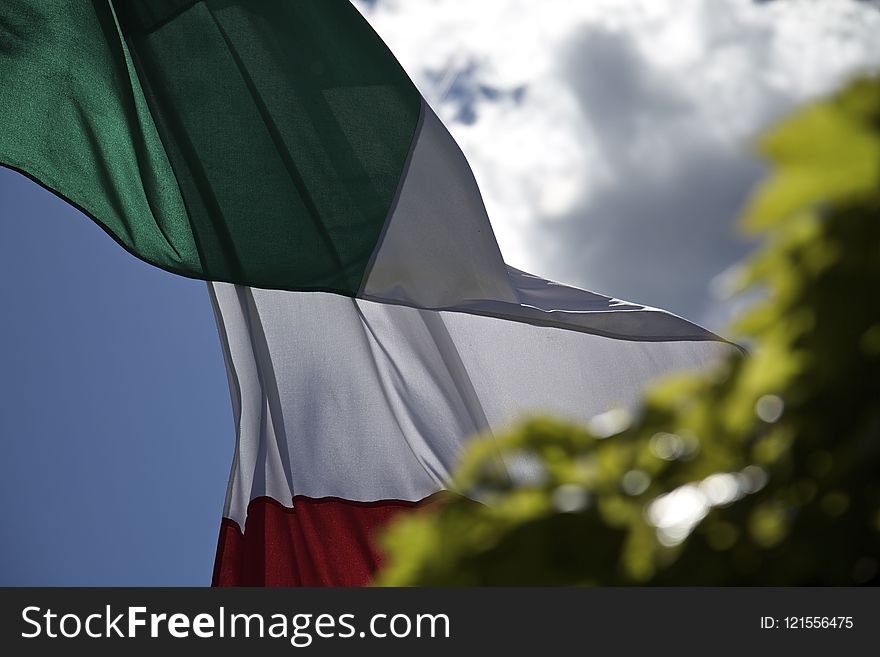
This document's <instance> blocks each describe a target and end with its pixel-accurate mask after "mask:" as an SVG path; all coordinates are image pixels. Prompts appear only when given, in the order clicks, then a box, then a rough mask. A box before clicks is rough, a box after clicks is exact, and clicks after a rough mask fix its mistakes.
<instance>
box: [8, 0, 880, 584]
mask: <svg viewBox="0 0 880 657" xmlns="http://www.w3.org/2000/svg"><path fill="white" fill-rule="evenodd" d="M358 6H359V7H360V8H361V9H362V11H364V13H365V15H366V16H367V17H368V18H369V20H370V21H371V22H372V23H373V24H374V26H375V27H376V29H377V30H378V31H379V32H380V34H381V35H382V36H383V37H384V38H385V39H386V41H387V42H388V44H389V45H390V46H391V48H392V50H393V51H394V52H395V53H396V54H397V56H398V57H399V59H400V60H401V62H402V63H403V65H404V67H405V68H406V69H407V70H408V71H409V73H410V74H411V75H412V76H413V78H414V79H415V81H416V83H417V84H418V85H419V87H420V88H421V89H422V91H423V93H424V94H425V95H426V97H427V98H428V99H429V100H430V102H431V103H432V104H433V105H434V107H435V108H436V109H437V110H438V113H439V114H440V115H441V117H442V118H443V119H444V120H445V121H446V123H447V125H448V126H449V127H450V128H451V130H452V132H453V133H454V135H455V136H456V138H457V139H458V141H459V143H460V144H461V146H462V147H463V149H464V150H465V152H466V154H467V155H468V157H469V159H470V162H471V165H472V166H473V168H474V170H475V172H476V175H477V178H478V180H479V182H480V184H481V187H482V190H483V193H484V196H485V198H486V201H487V204H488V206H489V210H490V213H491V216H492V221H493V225H494V227H495V230H496V232H497V234H498V238H499V241H500V242H501V245H502V248H503V250H504V252H505V255H506V257H507V259H508V261H509V262H510V263H511V264H512V265H516V266H519V267H521V268H525V269H528V270H530V271H532V272H534V273H536V274H541V275H544V276H546V277H550V278H556V279H560V280H563V281H566V282H569V283H574V284H577V285H581V286H584V287H587V288H590V289H594V290H597V291H600V292H605V293H610V294H613V295H616V296H618V297H622V298H625V299H632V300H637V301H641V302H645V303H649V304H652V305H657V306H662V307H667V308H669V309H672V310H674V311H677V312H679V313H681V314H684V315H687V316H689V317H692V318H694V319H697V320H698V321H701V322H704V323H706V324H708V325H710V326H712V327H714V328H718V327H719V326H721V325H722V324H723V320H724V314H725V306H724V305H722V304H720V303H718V302H715V301H713V300H712V299H711V297H710V295H709V292H708V290H709V288H710V284H709V283H710V281H711V280H712V278H713V277H714V276H716V275H717V274H718V272H720V271H723V270H724V269H725V268H726V267H728V265H729V264H730V263H731V262H733V261H735V260H736V259H737V258H738V257H740V255H741V254H742V253H743V252H744V250H745V249H746V245H745V244H743V243H742V242H741V241H739V240H737V239H736V238H735V236H734V233H733V231H732V227H731V222H732V219H733V217H734V216H735V215H736V212H737V209H738V207H739V206H740V205H741V203H742V202H743V199H744V198H745V196H746V194H747V192H748V189H749V187H750V186H751V185H752V184H753V183H754V182H755V180H756V179H758V177H759V176H760V175H761V166H760V164H759V163H758V162H757V161H756V160H754V159H753V158H751V157H750V156H749V154H748V153H749V150H748V147H749V144H750V142H751V140H752V139H753V136H754V135H755V133H756V132H758V131H759V130H760V128H761V127H762V126H764V125H767V124H768V123H770V122H771V121H773V120H774V119H775V118H776V117H778V116H779V115H780V114H782V113H784V112H785V111H786V110H787V109H788V108H790V107H791V106H792V105H794V104H796V103H798V102H800V101H802V100H803V99H805V98H808V97H810V96H812V95H814V94H819V93H822V92H824V91H825V90H827V89H829V88H831V87H833V86H835V85H836V84H838V82H839V81H840V80H841V79H843V78H845V77H847V76H849V75H851V74H853V72H854V71H856V70H859V69H861V68H864V67H867V66H871V65H880V39H877V38H876V36H877V34H880V9H875V8H871V7H870V6H869V5H868V4H867V3H857V2H855V0H815V1H806V0H801V1H797V0H777V1H776V2H772V3H766V2H765V3H760V4H755V3H753V2H750V1H749V0H674V1H673V0H641V1H639V0H529V1H526V0H374V1H372V2H365V1H359V2H358ZM0 223H2V225H3V230H4V233H3V239H2V240H0V308H2V309H3V312H4V314H3V316H2V317H3V321H0V345H3V348H2V349H0V373H2V376H0V444H2V449H3V452H2V458H0V463H2V465H3V466H4V467H3V469H2V474H3V476H2V477H0V516H2V517H3V523H4V524H3V529H2V531H0V585H13V584H15V585H33V584H41V585H102V584H103V585H142V586H143V585H156V584H161V585H175V584H176V585H186V584H195V585H204V584H207V583H208V582H209V581H210V577H211V567H212V561H213V557H214V552H215V549H216V540H217V530H218V526H219V521H220V515H221V510H222V506H223V498H224V493H225V490H226V479H227V475H228V472H229V464H230V461H231V458H232V449H233V444H234V438H235V436H234V426H233V421H232V413H231V408H230V401H229V390H228V386H227V382H226V375H225V373H224V366H223V361H222V357H221V351H220V344H219V340H218V338H217V333H216V329H215V327H214V319H213V315H212V312H211V308H210V304H209V301H208V296H207V293H206V291H205V285H204V283H201V282H198V281H193V280H189V279H184V278H181V277H179V276H173V275H171V274H168V273H166V272H164V271H161V270H159V269H157V268H155V267H151V266H149V265H147V264H145V263H144V262H142V261H140V260H137V259H136V258H133V257H131V256H130V255H128V254H127V253H125V252H124V251H123V250H122V249H120V248H119V247H118V246H117V245H116V244H115V243H114V242H113V241H112V240H111V239H109V238H108V237H107V236H106V235H105V234H104V232H103V231H102V230H101V229H100V228H98V227H97V226H96V225H94V224H93V223H92V222H91V221H89V220H88V219H86V218H85V217H83V216H82V215H81V214H80V213H79V212H77V211H76V210H75V209H74V208H72V207H71V206H69V205H66V204H65V203H63V202H62V201H60V200H59V199H58V198H56V197H54V196H52V195H51V194H49V193H48V192H46V191H44V190H42V189H41V188H39V187H38V186H37V185H35V184H33V183H31V182H30V181H28V180H27V179H25V178H24V177H23V176H20V175H18V174H15V173H13V172H11V171H9V170H6V169H0Z"/></svg>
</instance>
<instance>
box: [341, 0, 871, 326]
mask: <svg viewBox="0 0 880 657" xmlns="http://www.w3.org/2000/svg"><path fill="white" fill-rule="evenodd" d="M356 4H358V6H359V7H360V8H361V10H362V11H363V12H364V14H365V15H366V16H367V18H368V19H369V20H370V22H371V23H372V24H373V26H374V27H375V28H376V30H377V31H378V32H379V34H380V35H381V36H382V37H383V39H385V41H386V43H388V45H389V46H390V47H391V49H392V50H393V51H394V53H395V54H396V55H397V57H398V58H399V59H400V61H401V63H402V64H403V66H404V67H405V68H406V70H407V71H408V72H409V73H410V75H411V76H412V77H413V79H414V80H415V82H416V84H417V85H418V86H419V88H420V89H421V91H422V93H423V94H424V95H425V97H426V98H427V99H428V101H429V102H430V103H431V104H432V105H433V106H434V108H435V109H436V110H437V111H438V114H439V115H440V116H441V118H443V120H444V121H445V122H446V124H447V126H449V128H450V130H451V131H452V133H453V135H454V136H455V137H456V139H457V140H458V142H459V144H460V145H461V147H462V149H463V150H464V151H465V153H466V154H467V156H468V159H469V160H470V162H471V165H472V167H473V169H474V172H475V174H476V176H477V179H478V181H479V183H480V187H481V190H482V192H483V195H484V198H485V200H486V204H487V206H488V209H489V214H490V217H491V218H492V223H493V227H494V229H495V232H496V234H497V236H498V240H499V243H500V244H501V248H502V251H503V252H504V254H505V257H506V259H507V260H508V262H509V263H510V264H512V265H514V266H517V267H521V268H524V269H527V270H529V271H532V272H534V273H536V274H540V275H544V276H547V277H550V278H556V279H559V280H563V281H565V282H568V283H572V284H576V285H580V286H583V287H587V288H590V289H594V290H596V291H599V292H603V293H607V294H612V295H614V296H618V297H622V298H627V299H631V300H634V301H640V302H644V303H648V304H651V305H657V306H662V307H666V308H668V309H670V310H673V311H675V312H679V313H681V314H685V315H687V316H689V317H692V318H694V319H697V320H698V321H703V322H705V323H708V324H710V325H713V327H718V325H719V323H721V322H722V321H723V319H724V317H725V314H726V313H725V310H724V309H723V308H719V307H718V304H717V302H714V301H713V300H712V299H711V295H710V292H709V281H710V280H711V279H712V278H713V277H715V276H717V275H718V274H719V273H720V272H722V271H723V270H725V269H726V268H727V267H729V266H730V264H731V263H732V262H734V261H735V260H737V259H738V258H739V257H741V256H742V255H743V254H744V253H745V252H746V250H747V248H748V247H747V245H746V244H745V243H743V242H742V241H740V240H739V239H738V238H737V237H736V236H735V234H734V231H733V227H732V221H733V219H734V218H735V216H736V214H737V211H738V210H739V208H740V206H741V204H742V203H743V201H744V199H745V198H746V196H747V194H748V190H749V189H750V187H751V186H752V185H753V184H754V182H755V181H756V180H757V179H758V178H759V176H760V175H761V171H762V168H761V165H760V163H759V162H757V161H756V160H755V159H754V158H753V157H751V155H750V154H749V144H750V142H751V140H752V139H753V138H754V136H755V135H756V134H757V133H759V132H760V130H761V129H762V128H763V127H765V126H766V125H767V124H768V123H770V122H771V121H773V120H774V119H776V118H778V117H779V116H780V115H781V114H783V113H784V112H785V111H787V110H788V109H790V108H791V107H792V106H794V105H795V104H797V103H799V102H802V101H803V100H805V99H807V98H809V97H812V96H814V95H816V94H820V93H823V92H825V91H827V90H829V89H832V88H833V87H835V86H836V85H838V84H839V83H840V82H841V81H842V80H843V79H845V78H846V77H848V76H850V75H852V74H853V73H854V72H856V71H858V70H860V69H865V68H869V67H874V66H877V65H880V39H877V38H876V35H877V34H880V11H878V10H877V9H876V8H872V7H871V6H869V5H868V4H867V3H859V2H855V1H854V0H779V1H777V2H772V3H766V2H765V3H755V2H751V1H749V0H592V1H591V2H576V1H574V0H541V2H534V0H481V1H480V2H474V1H473V0H376V1H375V2H369V3H365V2H358V3H356Z"/></svg>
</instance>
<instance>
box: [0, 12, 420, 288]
mask: <svg viewBox="0 0 880 657" xmlns="http://www.w3.org/2000/svg"><path fill="white" fill-rule="evenodd" d="M115 8H116V20H114V13H113V11H112V8H111V6H110V4H105V3H103V2H87V1H84V0H74V1H72V2H66V3H59V2H49V1H46V0H43V1H38V0H30V1H23V0H12V2H11V3H9V2H7V1H6V0H4V3H3V8H2V9H0V126H2V127H0V161H2V162H3V163H5V164H8V165H11V166H13V167H15V168H18V169H21V170H23V171H25V172H27V173H29V174H30V175H32V176H33V177H35V178H37V179H38V180H40V181H41V182H42V183H43V184H44V185H46V186H48V187H50V188H51V189H53V190H54V191H56V192H58V193H59V194H61V195H63V196H65V197H67V198H69V199H70V200H72V201H73V202H75V203H77V204H78V205H80V206H81V207H82V208H84V209H85V210H86V211H87V212H88V213H89V214H90V215H92V216H93V217H94V218H95V219H96V220H98V221H99V222H100V223H101V224H102V225H103V226H104V227H105V228H106V229H108V230H109V231H110V232H111V233H112V234H113V235H114V236H115V237H116V238H117V239H118V240H119V241H120V242H121V243H122V244H123V245H124V246H126V247H127V248H128V249H129V250H131V251H132V252H134V253H135V254H136V255H138V256H139V257H141V258H143V259H145V260H147V261H149V262H151V263H153V264H156V265H159V266H160V267H163V268H165V269H169V270H171V271H175V272H178V273H183V274H186V275H190V276H196V277H199V278H205V279H209V280H220V281H230V282H236V283H242V284H247V285H252V286H257V287H269V288H284V289H304V290H309V289H311V290H328V291H333V292H340V293H343V294H349V295H354V294H355V293H356V292H357V290H358V287H359V286H360V283H361V280H362V278H363V276H364V272H365V269H366V267H367V264H368V262H369V259H370V256H371V254H372V252H373V250H374V248H375V245H376V242H377V240H378V239H379V235H380V233H381V230H382V226H383V224H384V223H385V219H386V217H387V215H388V210H389V208H390V206H391V203H392V199H393V197H394V194H395V191H396V189H397V186H398V184H399V181H400V177H401V173H402V171H403V168H404V163H405V161H406V157H407V154H408V152H409V150H410V145H411V142H412V139H413V135H414V132H415V129H416V125H417V122H418V116H419V111H420V106H421V99H420V96H419V94H418V92H417V91H416V90H415V88H414V86H413V85H412V83H411V82H410V80H409V79H408V78H407V76H406V74H405V73H404V72H403V70H402V69H401V68H400V66H399V64H398V63H397V62H396V60H395V59H394V57H393V56H392V55H391V53H390V52H389V51H388V50H387V48H386V47H385V46H384V44H382V42H381V40H380V39H379V38H378V37H377V36H376V34H375V33H374V32H373V31H372V29H371V28H370V27H369V26H368V25H367V23H366V21H364V19H363V18H362V17H361V16H360V14H359V13H358V12H357V10H355V9H354V8H353V7H352V6H351V4H350V3H349V2H348V1H347V0H290V1H288V2H280V1H272V2H270V1H265V0H264V1H259V0H237V1H229V0H203V1H201V2H192V1H191V0H186V1H182V0H126V2H116V3H115Z"/></svg>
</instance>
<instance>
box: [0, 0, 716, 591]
mask: <svg viewBox="0 0 880 657" xmlns="http://www.w3.org/2000/svg"><path fill="white" fill-rule="evenodd" d="M0 162H2V163H3V164H4V165H6V166H8V167H11V168H14V169H16V170H18V171H21V172H23V173H25V174H26V175H28V176H30V177H32V178H33V179H35V180H37V181H38V182H40V183H41V184H42V185H44V186H45V187H47V188H48V189H50V190H52V191H53V192H55V193H56V194H58V195H60V196H62V197H63V198H65V199H67V200H68V201H69V202H71V203H73V204H75V205H76V206H77V207H79V208H80V209H81V210H82V211H83V212H84V213H86V214H87V215H89V216H90V217H91V218H92V219H93V220H94V221H96V222H97V223H98V224H100V225H101V226H102V227H103V228H104V229H105V230H106V231H107V232H108V233H109V234H110V235H111V236H112V237H113V238H114V239H116V241H117V242H119V243H120V244H121V245H122V246H123V247H124V248H126V249H127V250H129V251H130V252H131V253H133V254H134V255H136V256H137V257H139V258H142V259H143V260H145V261H147V262H150V263H152V264H154V265H156V266H158V267H161V268H163V269H166V270H168V271H171V272H174V273H178V274H182V275H185V276H189V277H195V278H201V279H204V280H206V281H209V283H208V288H209V293H210V297H211V301H212V303H213V307H214V311H215V315H216V318H217V325H218V328H219V333H220V338H221V343H222V346H223V350H224V356H225V361H226V367H227V373H228V377H229V385H230V389H231V393H232V405H233V411H234V417H235V421H236V431H237V446H236V450H235V457H234V462H233V464H232V474H231V477H230V482H229V487H228V492H227V498H226V506H225V512H224V516H225V517H224V520H223V523H222V527H221V533H220V541H219V547H218V554H217V561H216V564H215V576H214V583H215V584H220V585H230V584H232V585H262V584H271V585H317V584H335V585H356V584H363V583H366V582H368V581H369V579H370V577H371V574H372V573H373V572H374V571H375V569H376V567H377V565H378V562H379V561H378V560H379V555H378V553H377V551H376V549H375V547H374V546H373V543H372V538H373V536H374V535H375V532H376V530H377V529H378V528H379V527H380V526H381V525H382V524H384V523H385V522H387V521H388V520H389V519H390V518H391V517H392V516H393V515H395V514H396V513H398V512H400V511H401V510H405V509H409V508H412V507H414V506H417V505H419V504H423V503H424V502H425V501H426V500H430V499H432V498H433V497H434V496H435V495H436V494H437V493H439V492H440V491H443V490H444V489H445V488H446V487H447V486H448V482H449V475H450V472H451V470H452V469H453V468H454V465H455V463H456V459H457V457H458V456H459V454H460V453H461V450H462V448H463V445H464V443H465V441H466V440H467V438H468V437H469V436H472V435H474V434H475V433H484V434H486V433H491V431H493V430H495V429H497V428H501V427H504V426H505V425H508V424H509V423H511V422H514V421H515V420H517V419H518V418H520V417H523V416H524V415H526V414H528V413H535V412H547V413H553V414H557V415H562V416H565V417H569V418H571V419H575V420H587V419H589V418H590V417H592V416H593V415H595V414H597V413H600V412H602V411H605V410H608V409H609V408H610V407H612V406H619V405H623V406H631V405H632V404H634V403H635V401H636V400H637V398H638V396H639V394H640V392H641V391H642V389H643V387H644V385H645V384H646V383H647V382H649V381H651V380H653V379H655V378H656V377H657V376H659V375H662V374H665V373H667V372H671V371H674V370H679V369H684V368H694V367H702V366H704V365H706V364H707V363H709V362H711V361H712V360H714V359H717V358H718V357H719V356H721V355H722V354H724V353H726V352H727V351H728V350H729V349H730V346H729V345H728V344H726V343H725V342H724V341H722V340H720V339H719V338H717V336H715V335H713V334H711V333H709V332H708V331H706V330H704V329H702V328H700V327H698V326H696V325H694V324H692V323H690V322H688V321H686V320H684V319H681V318H679V317H676V316H675V315H672V314H669V313H666V312H664V311H661V310H657V309H655V308H649V307H645V306H640V305H636V304H631V303H627V302H624V301H619V300H616V299H612V298H609V297H606V296H602V295H599V294H595V293H592V292H587V291H585V290H580V289H575V288H572V287H567V286H564V285H560V284H558V283H554V282H551V281H546V280H544V279H541V278H538V277H535V276H532V275H530V274H526V273H524V272H521V271H518V270H516V269H513V268H511V267H509V266H507V265H506V264H505V263H504V260H503V258H502V256H501V253H500V251H499V249H498V245H497V243H496V241H495V237H494V234H493V232H492V228H491V225H490V223H489V219H488V217H487V215H486V211H485V208H484V206H483V202H482V199H481V197H480V193H479V190H478V188H477V185H476V183H475V181H474V178H473V175H472V173H471V171H470V169H469V167H468V164H467V162H466V160H465V158H464V156H463V155H462V153H461V151H460V150H459V148H458V147H457V145H456V144H455V142H454V141H453V139H452V138H451V136H450V135H449V133H448V132H447V130H446V128H445V127H444V126H443V124H442V122H441V121H440V120H439V119H438V117H437V116H436V115H435V114H434V112H433V111H432V110H431V108H430V107H429V106H428V105H427V104H426V103H425V101H424V99H423V98H422V97H421V96H420V95H419V93H418V91H417V90H416V89H415V87H414V86H413V84H412V82H411V81H410V80H409V78H408V77H407V75H406V74H405V73H404V71H403V70H402V69H401V67H400V65H399V64H398V63H397V61H396V60H395V59H394V57H393V56H392V55H391V53H390V52H389V51H388V50H387V48H386V47H385V46H384V44H383V43H382V42H381V40H380V39H379V38H378V37H377V35H376V34H375V33H374V32H373V31H372V29H371V28H370V27H369V26H368V24H367V23H366V21H365V20H364V19H363V18H362V17H361V15H360V14H359V13H358V12H357V10H355V9H354V8H353V7H352V6H351V5H350V4H349V2H348V1H347V0H287V1H282V0H277V1H269V0H264V1H260V0H201V1H198V2H196V1H192V0H140V1H139V0H126V1H125V2H122V1H118V0H117V1H116V2H110V1H109V0H92V1H88V0H70V1H69V2H56V1H51V0H42V1H41V0H4V2H3V3H2V6H0Z"/></svg>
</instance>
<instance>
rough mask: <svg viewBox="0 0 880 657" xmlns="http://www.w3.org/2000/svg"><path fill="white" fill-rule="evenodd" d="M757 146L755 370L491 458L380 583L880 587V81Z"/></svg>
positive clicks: (741, 366) (391, 548) (565, 427)
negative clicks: (760, 174)
mask: <svg viewBox="0 0 880 657" xmlns="http://www.w3.org/2000/svg"><path fill="white" fill-rule="evenodd" d="M760 148H761V152H762V154H763V155H764V156H765V157H766V158H767V159H768V160H769V161H770V163H771V165H772V173H771V175H770V176H769V178H768V180H766V182H765V183H764V184H763V185H762V186H761V187H760V188H759V189H758V190H757V191H756V193H755V195H754V197H753V199H752V201H751V203H750V205H749V207H748V208H747V209H746V211H745V213H744V217H743V218H742V221H741V225H742V226H743V227H744V229H745V230H747V231H750V232H751V233H752V234H757V235H760V236H761V237H762V240H763V244H762V247H761V248H760V249H759V251H758V252H757V254H756V255H755V256H753V257H752V258H751V259H750V260H748V261H747V262H746V263H744V264H743V265H742V266H741V267H740V268H739V270H738V271H739V275H738V276H737V279H738V281H737V285H736V290H735V292H736V293H737V294H746V293H747V294H752V295H755V296H760V300H759V301H757V302H755V303H754V305H753V306H752V307H751V309H750V310H748V311H747V312H746V313H745V314H744V315H743V316H742V317H741V318H740V319H739V320H738V321H737V322H736V325H735V327H734V330H735V332H736V334H737V335H738V336H739V339H740V340H742V341H743V342H744V343H746V344H749V345H750V347H749V352H748V353H747V354H746V355H744V356H738V357H737V356H733V357H731V358H730V359H729V360H728V361H727V362H725V363H723V365H722V366H721V367H719V368H718V369H717V370H713V371H711V372H706V373H703V374H700V375H688V376H680V377H678V378H676V379H674V380H669V381H664V382H663V383H662V384H661V385H659V386H657V387H655V388H653V389H652V390H650V391H649V392H648V394H647V395H646V397H645V399H644V403H643V405H642V407H641V409H640V410H639V412H638V415H637V416H636V417H635V418H629V417H628V416H627V414H626V413H624V412H623V411H619V410H618V411H610V412H608V413H605V414H603V415H601V416H598V417H597V418H595V419H594V420H593V421H591V422H590V423H589V425H588V426H586V427H580V426H574V425H571V424H566V423H561V422H557V421H554V420H551V419H536V420H534V421H531V422H528V423H526V424H524V425H522V426H520V427H518V428H515V429H513V430H511V431H509V432H507V433H504V434H501V435H497V436H495V437H494V438H484V439H480V440H477V441H476V442H475V443H474V444H473V446H472V447H471V448H470V450H469V451H468V452H467V453H466V456H465V459H464V461H463V464H462V466H461V468H460V470H459V472H458V473H457V477H456V480H455V488H456V489H457V490H458V491H459V492H460V493H461V494H462V497H458V496H451V497H450V499H448V500H447V501H445V502H444V503H442V504H439V505H436V506H435V507H433V508H432V509H429V510H427V511H426V512H425V513H422V514H413V515H409V516H406V517H404V518H403V519H402V520H400V521H399V522H397V523H396V524H394V525H393V526H392V527H391V529H390V530H389V531H388V532H387V533H386V535H385V536H384V545H385V547H386V548H387V553H388V560H387V566H386V568H385V569H384V570H383V572H382V573H380V575H379V577H378V579H377V582H378V583H379V584H384V585H495V584H504V585H517V584H518V585H568V584H595V585H625V584H652V585H653V584H656V585H802V584H803V585H806V584H865V583H874V584H876V583H878V582H880V578H878V559H880V79H878V78H865V79H861V80H858V81H856V82H854V83H852V84H851V85H850V86H849V87H848V88H846V89H845V90H844V91H842V92H840V93H839V94H837V95H836V96H834V97H832V98H830V99H827V100H824V101H822V102H819V103H816V104H814V105H812V106H810V107H807V108H805V109H804V110H802V111H800V112H799V113H797V114H796V115H794V116H793V117H791V118H789V119H787V120H786V121H785V122H783V123H782V125H780V126H778V127H777V128H775V129H774V130H773V131H772V132H771V133H770V134H769V135H768V136H766V137H765V138H764V139H763V140H762V142H761V144H760ZM758 293H760V294H758ZM502 462H504V463H506V464H507V466H508V467H503V466H502ZM510 466H513V467H510ZM508 472H511V473H516V472H521V473H530V474H529V475H528V476H517V475H515V474H508ZM468 498H470V499H468ZM471 500H477V502H474V501H471ZM479 502H482V503H479Z"/></svg>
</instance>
